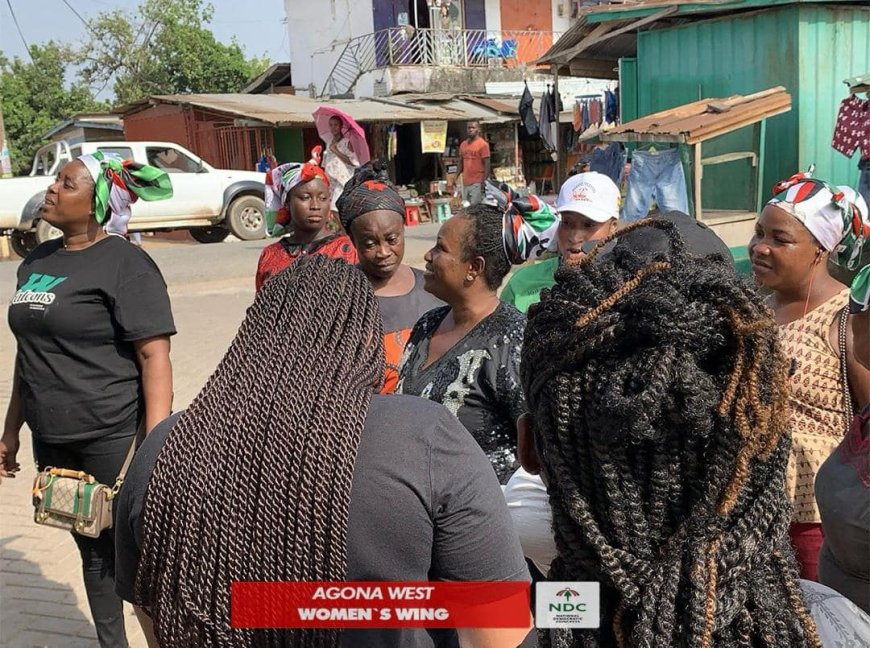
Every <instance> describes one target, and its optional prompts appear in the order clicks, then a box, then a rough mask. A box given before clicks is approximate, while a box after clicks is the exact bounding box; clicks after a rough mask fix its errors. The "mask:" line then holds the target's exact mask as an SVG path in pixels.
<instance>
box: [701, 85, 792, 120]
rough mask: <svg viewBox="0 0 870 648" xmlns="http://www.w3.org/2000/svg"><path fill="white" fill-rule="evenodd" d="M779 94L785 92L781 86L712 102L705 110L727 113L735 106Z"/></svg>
mask: <svg viewBox="0 0 870 648" xmlns="http://www.w3.org/2000/svg"><path fill="white" fill-rule="evenodd" d="M780 92H785V88H784V87H783V86H776V87H775V88H768V89H767V90H762V91H761V92H756V93H754V94H751V95H745V96H743V97H735V98H733V99H726V100H725V101H713V102H711V103H709V104H708V105H707V109H708V110H709V111H710V112H714V113H723V112H728V111H729V110H731V109H732V108H734V107H735V106H740V105H742V104H745V103H750V102H752V101H758V100H759V99H764V98H765V97H769V96H771V95H775V94H779V93H780Z"/></svg>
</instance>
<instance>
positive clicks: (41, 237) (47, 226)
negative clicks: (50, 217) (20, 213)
mask: <svg viewBox="0 0 870 648" xmlns="http://www.w3.org/2000/svg"><path fill="white" fill-rule="evenodd" d="M61 236H63V232H61V231H60V230H59V229H57V228H56V227H55V226H54V225H52V224H51V223H49V222H48V221H44V220H42V219H40V220H39V222H38V223H37V224H36V240H37V241H38V242H39V243H45V242H46V241H50V240H51V239H56V238H60V237H61Z"/></svg>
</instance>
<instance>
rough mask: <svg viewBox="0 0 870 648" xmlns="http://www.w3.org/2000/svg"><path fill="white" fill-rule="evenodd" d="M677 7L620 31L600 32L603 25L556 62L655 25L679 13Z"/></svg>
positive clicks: (556, 57)
mask: <svg viewBox="0 0 870 648" xmlns="http://www.w3.org/2000/svg"><path fill="white" fill-rule="evenodd" d="M677 11H678V9H677V7H668V8H667V9H662V10H661V11H659V12H657V13H654V14H653V15H651V16H647V17H646V18H641V19H640V20H635V21H634V22H630V23H628V24H627V25H623V26H622V27H619V28H618V29H612V30H611V29H606V30H603V31H599V29H598V27H601V26H602V25H605V26H607V23H601V25H598V27H596V28H595V29H593V30H592V31H591V32H589V34H588V35H587V36H586V38H584V39H583V40H582V41H580V42H579V43H577V45H575V46H574V47H572V48H571V49H568V50H566V51H564V52H560V53H559V54H557V55H556V56H554V57H553V58H554V59H555V61H556V62H562V63H567V62H569V61H570V60H571V59H572V58H574V57H575V56H577V55H578V54H580V53H581V52H584V51H585V50H587V49H589V48H590V47H592V46H593V45H597V44H598V43H603V42H604V41H606V40H609V39H611V38H613V37H614V36H619V35H621V34H625V33H627V32H630V31H634V30H635V29H640V28H641V27H645V26H646V25H649V24H651V23H654V22H656V21H658V20H661V19H662V18H667V17H668V16H671V15H673V14H675V13H677Z"/></svg>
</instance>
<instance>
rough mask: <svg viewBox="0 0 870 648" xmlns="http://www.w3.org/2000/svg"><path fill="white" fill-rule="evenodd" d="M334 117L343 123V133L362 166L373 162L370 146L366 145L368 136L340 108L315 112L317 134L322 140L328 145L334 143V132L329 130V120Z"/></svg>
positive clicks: (324, 108) (323, 107) (324, 107)
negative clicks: (370, 161)
mask: <svg viewBox="0 0 870 648" xmlns="http://www.w3.org/2000/svg"><path fill="white" fill-rule="evenodd" d="M333 117H338V118H339V119H340V120H341V123H342V132H343V133H344V136H345V137H346V138H347V141H348V142H349V143H350V145H351V147H353V152H354V153H355V154H356V157H357V159H358V160H359V163H360V164H365V163H366V162H368V161H369V160H371V154H370V153H369V145H368V144H367V143H366V134H365V132H363V129H362V127H361V126H360V125H359V124H357V123H356V121H354V119H353V117H351V116H350V115H348V114H346V113H343V112H342V111H340V110H339V109H338V108H333V107H332V106H320V108H318V109H317V110H315V111H314V123H315V125H316V126H317V134H318V135H320V139H322V140H323V141H324V142H326V144H327V145H329V144H331V143H332V131H331V130H330V129H329V120H330V119H332V118H333Z"/></svg>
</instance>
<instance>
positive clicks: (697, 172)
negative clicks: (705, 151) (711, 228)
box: [692, 142, 704, 220]
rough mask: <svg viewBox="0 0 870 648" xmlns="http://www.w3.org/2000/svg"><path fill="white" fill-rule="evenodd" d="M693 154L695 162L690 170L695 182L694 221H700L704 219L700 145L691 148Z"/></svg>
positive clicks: (702, 168) (702, 171) (702, 169)
mask: <svg viewBox="0 0 870 648" xmlns="http://www.w3.org/2000/svg"><path fill="white" fill-rule="evenodd" d="M693 148H694V149H695V150H694V153H695V161H694V164H692V166H693V167H694V168H693V169H692V170H693V171H694V173H693V175H694V180H695V189H694V192H693V193H694V194H695V195H694V200H695V220H701V219H702V218H703V217H704V210H703V208H702V207H701V181H702V180H703V179H704V165H703V164H702V163H701V160H702V158H701V143H700V142H698V143H697V144H695V146H694V147H693Z"/></svg>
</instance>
